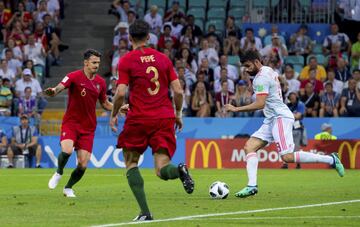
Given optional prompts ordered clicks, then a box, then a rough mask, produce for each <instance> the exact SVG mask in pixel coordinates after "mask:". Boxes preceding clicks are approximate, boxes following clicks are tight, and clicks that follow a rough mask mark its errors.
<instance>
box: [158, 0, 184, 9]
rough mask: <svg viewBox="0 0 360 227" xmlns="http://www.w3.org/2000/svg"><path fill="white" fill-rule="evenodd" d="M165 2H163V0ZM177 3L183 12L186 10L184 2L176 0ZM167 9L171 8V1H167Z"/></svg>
mask: <svg viewBox="0 0 360 227" xmlns="http://www.w3.org/2000/svg"><path fill="white" fill-rule="evenodd" d="M163 1H164V2H165V0H163ZM177 1H178V2H179V5H180V8H182V9H184V12H185V9H186V0H177ZM167 2H168V4H167V5H168V9H170V8H171V6H172V2H173V1H172V0H168V1H167Z"/></svg>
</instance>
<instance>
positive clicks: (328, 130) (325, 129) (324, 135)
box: [314, 123, 337, 140]
mask: <svg viewBox="0 0 360 227" xmlns="http://www.w3.org/2000/svg"><path fill="white" fill-rule="evenodd" d="M321 131H322V132H320V133H318V134H316V135H315V137H314V139H315V140H337V137H336V136H334V135H333V134H332V126H331V124H328V123H323V124H322V125H321Z"/></svg>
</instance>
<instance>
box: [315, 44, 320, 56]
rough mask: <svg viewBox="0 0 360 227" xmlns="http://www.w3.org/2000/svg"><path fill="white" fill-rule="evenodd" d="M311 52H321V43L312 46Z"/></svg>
mask: <svg viewBox="0 0 360 227" xmlns="http://www.w3.org/2000/svg"><path fill="white" fill-rule="evenodd" d="M313 53H314V54H321V53H322V45H321V44H316V45H315V46H314V48H313Z"/></svg>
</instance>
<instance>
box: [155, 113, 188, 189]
mask: <svg viewBox="0 0 360 227" xmlns="http://www.w3.org/2000/svg"><path fill="white" fill-rule="evenodd" d="M174 125H175V119H159V120H158V121H156V122H151V124H150V125H149V127H150V128H152V129H153V131H152V132H151V133H150V135H149V138H148V140H149V145H150V147H151V148H152V150H153V154H154V160H155V169H156V174H157V175H158V176H159V177H160V178H161V179H163V180H168V179H176V178H179V179H180V181H181V182H182V184H183V187H184V189H185V191H186V192H187V193H189V194H191V193H192V192H193V191H194V181H193V179H192V178H191V176H190V173H189V170H188V168H187V167H186V165H185V164H183V163H180V164H179V165H178V166H174V165H173V164H171V157H172V156H173V155H174V154H175V151H176V138H175V127H174Z"/></svg>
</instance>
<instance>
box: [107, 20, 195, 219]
mask: <svg viewBox="0 0 360 227" xmlns="http://www.w3.org/2000/svg"><path fill="white" fill-rule="evenodd" d="M149 30H150V28H149V25H148V24H147V23H146V22H145V21H143V20H136V21H135V22H134V23H133V24H132V25H131V26H130V28H129V34H130V40H131V42H132V47H133V51H131V52H129V53H128V54H126V55H124V56H123V57H122V58H120V60H119V66H118V72H119V80H118V82H117V84H118V86H117V89H116V93H115V96H114V100H113V106H114V108H113V110H112V113H111V119H110V126H111V128H112V129H113V131H117V127H116V125H117V116H118V112H119V110H120V111H121V110H122V108H124V105H123V103H124V97H125V93H126V90H127V88H128V87H129V109H128V113H127V116H126V121H125V124H124V128H123V131H122V132H121V133H120V135H119V138H118V142H117V147H119V148H123V153H124V159H125V165H126V169H127V173H126V176H127V179H128V183H129V186H130V188H131V190H132V192H133V194H134V196H135V198H136V200H137V202H138V205H139V207H140V210H141V211H140V214H139V215H138V216H137V217H136V218H135V219H134V221H147V220H152V219H153V217H152V215H151V213H150V210H149V208H148V205H147V202H146V197H145V192H144V180H143V178H142V177H141V174H140V172H139V169H138V161H139V158H140V156H141V154H143V153H144V151H145V150H146V148H147V147H148V146H150V147H151V148H152V152H153V156H154V161H155V171H156V174H157V176H159V177H160V178H161V179H163V180H169V179H177V178H179V179H180V180H181V181H182V184H183V186H184V189H185V191H186V192H187V193H189V194H190V193H192V192H193V190H194V181H193V180H192V178H191V176H190V174H189V171H188V169H187V167H186V165H185V164H182V163H181V164H179V165H178V166H174V165H173V164H171V157H172V156H173V155H174V153H175V149H176V139H175V130H176V129H179V130H181V129H182V127H183V123H182V115H181V113H182V102H183V90H182V88H181V85H180V82H179V80H178V78H177V75H176V74H175V72H174V70H173V65H172V63H171V61H170V60H169V59H168V58H167V57H166V56H165V55H164V54H162V53H160V52H158V51H156V50H154V49H152V48H147V47H145V45H146V43H147V40H148V39H149ZM169 87H170V88H171V89H172V91H173V93H174V103H175V109H176V116H175V114H174V107H173V105H172V100H171V98H170V96H169Z"/></svg>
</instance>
